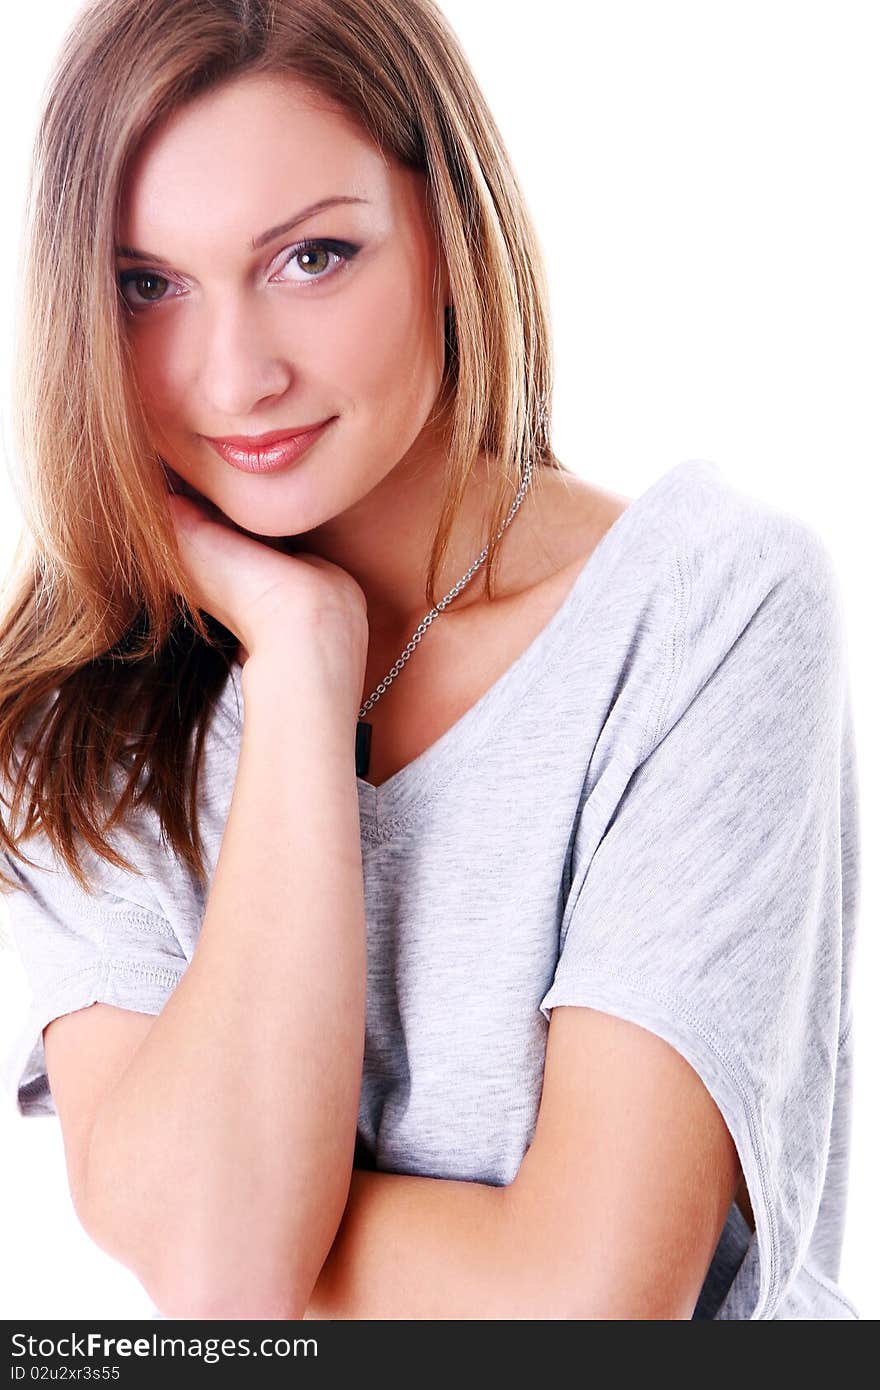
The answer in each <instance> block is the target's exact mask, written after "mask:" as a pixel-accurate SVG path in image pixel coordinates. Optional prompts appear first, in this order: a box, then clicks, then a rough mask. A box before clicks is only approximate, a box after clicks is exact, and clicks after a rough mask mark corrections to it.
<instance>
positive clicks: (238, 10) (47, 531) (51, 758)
mask: <svg viewBox="0 0 880 1390" xmlns="http://www.w3.org/2000/svg"><path fill="white" fill-rule="evenodd" d="M246 73H247V74H265V75H268V74H281V75H287V76H290V77H294V78H297V79H299V80H300V81H302V82H304V83H305V84H307V86H308V87H309V88H310V89H311V90H313V91H315V92H316V93H319V94H321V95H322V96H324V97H330V98H331V100H332V101H334V102H335V103H336V104H337V106H338V107H339V108H340V109H342V110H345V111H346V112H348V113H349V114H350V115H352V116H353V117H354V118H355V119H356V120H357V121H358V122H359V123H360V124H361V126H362V127H363V128H364V129H365V130H366V131H367V132H368V133H369V134H370V135H371V136H372V138H373V139H374V140H375V142H376V144H377V145H378V146H379V148H380V149H381V150H382V151H384V152H385V154H386V156H388V157H390V158H393V159H396V160H398V161H399V162H400V163H401V164H403V165H405V166H407V167H410V168H413V169H418V170H420V171H422V172H423V173H424V174H425V175H426V180H427V187H428V191H429V206H430V211H431V216H432V218H433V219H434V224H435V228H436V231H437V234H438V238H439V244H440V246H441V248H442V251H443V254H444V256H445V259H446V264H447V266H448V271H449V283H450V291H451V298H452V300H453V302H454V311H453V313H452V314H451V316H450V317H449V319H448V323H447V354H446V366H445V370H444V377H443V382H442V385H441V390H440V393H439V396H438V405H437V411H438V414H439V416H440V417H441V418H442V419H443V420H444V426H445V428H446V429H447V430H448V434H447V436H446V437H447V438H448V460H449V461H448V483H447V488H446V494H445V500H444V504H443V508H442V512H441V516H440V521H439V525H438V528H437V532H436V534H435V538H434V542H433V546H432V550H431V554H430V557H429V563H428V568H427V572H426V581H425V598H426V602H427V603H428V605H429V606H430V607H433V606H434V605H435V603H436V602H437V601H438V594H437V591H436V582H437V576H438V572H439V570H440V567H441V565H442V561H443V557H444V555H445V553H446V549H447V545H448V541H449V537H450V534H451V532H452V529H453V526H454V523H455V519H456V516H457V514H458V511H459V508H460V506H461V503H462V500H463V496H464V492H465V486H466V482H467V478H468V474H469V471H470V469H471V468H472V466H473V463H474V460H475V459H476V458H477V456H478V454H479V453H480V451H481V450H482V451H485V453H486V455H487V456H488V457H489V458H490V459H493V460H501V461H503V462H501V463H499V464H498V466H497V470H496V471H497V478H496V480H495V481H496V490H495V499H494V513H493V516H492V524H491V527H490V532H489V536H488V537H487V544H488V547H489V551H488V556H487V560H486V573H485V579H486V586H487V591H488V593H489V596H490V598H491V596H492V594H493V579H494V570H495V564H496V559H497V541H496V534H497V532H498V531H499V530H500V528H501V527H502V524H503V521H504V519H505V517H506V515H507V513H508V512H509V510H510V507H511V504H512V500H513V498H514V496H515V494H516V492H517V489H518V488H519V486H520V483H521V481H522V474H523V469H524V466H525V461H526V460H527V459H528V458H531V460H532V462H533V465H534V467H535V479H536V481H537V478H538V474H539V471H540V469H541V468H542V467H544V468H555V469H559V470H561V471H564V472H569V471H570V470H568V469H565V468H564V467H563V465H562V464H561V463H560V462H559V460H558V459H557V458H556V456H555V454H554V453H553V450H552V448H551V446H550V441H549V413H550V401H551V346H550V325H549V311H548V293H547V284H546V279H545V273H544V269H543V265H542V260H541V255H540V251H539V246H538V242H537V239H536V236H535V233H534V229H533V225H532V222H531V220H530V217H529V214H528V211H527V208H526V205H525V201H524V198H523V195H522V192H521V190H520V188H519V185H518V183H517V179H516V176H515V173H514V170H513V168H512V166H511V164H510V160H509V157H508V154H507V152H506V150H505V147H504V144H503V141H502V139H501V136H500V134H499V132H498V129H497V127H496V125H495V122H494V120H493V118H492V115H491V113H490V111H489V109H488V107H487V105H486V102H485V99H484V97H483V96H482V94H481V92H480V90H479V87H478V85H477V82H476V80H475V78H474V76H473V73H472V72H471V70H470V67H469V65H468V63H467V60H466V58H465V56H464V54H463V52H462V50H461V47H460V46H459V43H458V40H457V39H456V37H455V35H454V33H453V32H452V31H451V29H450V27H449V24H448V22H447V21H446V19H445V18H444V16H443V15H442V13H441V11H440V10H439V9H438V8H437V6H436V5H435V4H433V3H432V0H308V3H301V2H300V0H248V2H247V3H244V2H243V0H199V4H197V5H194V4H192V3H191V0H90V3H87V4H85V5H84V6H83V8H82V9H81V10H80V11H79V13H78V14H77V16H76V18H75V20H74V22H73V24H72V25H71V27H70V29H69V31H68V33H67V35H66V37H65V39H64V41H63V44H62V46H61V49H60V52H59V54H58V56H57V59H56V62H55V65H54V68H53V71H52V73H51V75H50V79H49V82H48V84H47V88H46V91H45V94H44V99H43V106H42V111H41V117H40V122H39V126H38V130H37V135H36V140H35V145H34V151H33V162H32V169H31V178H30V182H29V187H28V199H27V204H26V220H25V229H24V230H25V235H24V240H23V261H22V269H21V280H20V287H19V294H20V298H19V318H18V325H17V343H16V374H15V379H14V382H13V421H12V423H13V431H14V445H15V451H16V454H17V457H18V458H19V460H20V463H21V478H20V489H19V500H20V505H21V508H22V512H23V515H24V518H25V523H26V524H25V529H24V531H23V533H22V536H21V538H20V540H19V544H18V548H17V550H16V553H15V556H14V558H13V563H12V567H11V569H10V572H9V574H8V575H7V578H6V583H5V586H4V588H3V590H2V593H0V605H2V606H0V784H2V783H5V784H6V787H7V789H8V791H9V792H10V793H11V795H10V797H9V799H8V800H7V796H6V795H5V794H4V795H3V796H2V800H3V803H4V805H5V806H7V807H8V808H9V810H10V812H11V819H10V823H9V826H8V827H7V826H6V825H4V823H3V817H2V815H0V856H2V855H3V854H4V853H6V852H7V851H8V853H9V854H13V855H15V856H17V857H18V858H20V859H21V860H22V861H23V862H26V863H32V861H31V860H29V859H28V858H27V856H26V855H25V854H24V853H23V851H22V850H21V849H20V841H22V840H23V839H25V838H27V836H28V835H30V834H32V833H36V832H37V831H38V830H40V829H41V830H42V831H43V832H44V833H45V834H46V835H47V837H48V839H49V841H50V842H51V843H52V845H53V846H54V848H55V850H56V851H57V853H58V854H59V855H60V856H61V858H62V859H63V861H64V862H65V864H66V865H67V866H68V868H69V869H70V871H71V873H72V874H73V875H74V877H75V878H76V880H77V882H78V883H79V884H80V885H81V886H82V887H83V888H84V889H85V890H86V891H87V892H88V891H90V887H89V884H88V882H87V880H86V878H85V875H84V873H83V871H82V868H81V865H80V862H79V858H78V850H77V837H78V836H81V837H82V839H83V840H84V841H85V842H86V843H87V844H88V845H89V846H90V847H91V848H92V849H93V850H94V851H95V852H96V853H97V854H99V855H101V856H102V857H104V858H106V859H108V860H110V861H111V862H113V863H115V864H117V865H118V866H119V867H121V868H123V869H127V870H130V871H133V872H139V871H138V870H137V869H136V867H135V866H134V865H132V864H131V863H129V861H128V860H126V859H125V858H123V857H121V856H120V855H119V853H118V852H117V851H116V850H115V849H114V848H113V846H112V844H111V843H110V842H109V840H107V838H106V834H107V831H108V830H109V829H111V828H112V826H113V825H114V824H116V823H117V822H118V821H119V820H121V819H122V818H123V817H124V816H125V814H126V811H127V809H128V808H129V807H130V806H132V805H136V804H138V803H140V802H143V803H145V804H147V805H150V806H152V807H153V808H154V809H155V810H156V812H157V813H158V815H159V818H160V823H161V827H162V833H163V835H164V837H165V838H166V841H167V842H168V843H169V844H170V846H171V847H172V848H173V850H174V851H175V852H176V853H177V854H178V855H179V856H180V857H181V858H182V859H183V860H185V861H186V863H187V864H189V865H190V867H191V868H192V869H193V871H194V872H195V873H196V874H197V875H198V877H199V880H200V882H201V883H202V885H203V886H204V885H205V884H206V872H205V865H204V861H203V857H202V848H201V842H200V837H199V830H198V824H197V814H196V807H197V781H198V770H199V762H200V758H201V752H202V746H203V740H204V736H205V732H206V728H207V725H208V722H209V718H210V715H211V710H212V706H213V703H214V701H215V699H216V696H217V695H218V694H219V691H220V689H221V688H222V687H223V685H224V684H225V682H226V680H227V678H228V675H229V671H230V668H231V663H232V661H233V660H234V657H235V653H236V650H237V640H236V639H235V638H234V636H233V635H232V634H231V633H230V632H229V631H228V629H226V628H225V627H223V626H222V625H221V624H220V623H219V622H217V621H216V620H215V619H213V618H212V617H211V615H210V614H204V613H202V612H200V610H199V608H198V603H197V600H196V599H195V597H194V595H193V593H192V591H191V588H190V586H189V582H188V579H187V576H186V574H185V572H184V571H183V569H182V567H181V564H180V561H179V558H178V555H177V547H176V540H175V535H174V531H173V526H172V523H171V521H170V519H169V517H168V514H167V504H166V501H165V496H166V484H165V479H164V476H163V469H162V467H161V464H162V460H161V458H160V457H159V456H158V455H157V454H156V452H155V450H154V448H153V447H152V446H151V443H150V437H149V432H148V426H147V421H146V418H145V415H144V412H143V408H142V405H141V402H140V400H139V398H138V395H137V393H136V391H135V388H134V385H133V381H134V373H133V371H132V363H131V357H130V353H129V348H128V343H127V340H126V334H125V325H124V321H123V306H122V304H121V300H120V292H119V287H118V282H117V278H116V268H115V255H114V243H115V232H116V217H117V212H118V208H119V202H120V191H121V189H122V186H123V181H124V177H125V173H126V170H127V168H128V167H129V165H130V162H131V160H132V159H133V157H134V155H135V153H136V151H137V150H138V147H139V145H140V144H141V142H142V141H143V139H144V137H145V136H146V135H147V134H148V133H149V132H150V130H151V129H152V128H153V127H154V126H155V125H156V123H158V122H159V121H160V120H162V119H163V118H165V117H166V116H168V115H169V114H170V113H171V112H172V111H175V110H177V109H179V108H180V107H182V106H183V105H184V104H185V103H186V102H188V101H189V100H190V99H192V98H193V97H195V96H197V95H198V94H200V93H202V92H204V91H206V90H208V89H210V88H214V87H217V86H218V85H219V84H221V83H223V82H225V81H226V80H228V79H231V78H232V77H239V76H241V75H243V74H246ZM508 461H509V462H508ZM17 752H20V754H21V756H20V757H18V756H17ZM120 770H123V772H124V777H123V780H122V782H121V783H119V782H117V790H119V789H120V788H121V794H120V795H119V796H118V797H117V799H116V803H115V805H113V806H109V807H108V805H107V804H106V803H107V801H108V790H109V788H110V787H111V786H112V785H113V779H114V777H118V774H119V772H120ZM108 811H109V817H106V818H105V813H106V812H108ZM18 818H21V819H22V824H21V825H20V826H19V827H18V828H16V829H14V828H13V826H12V819H18ZM9 862H10V863H11V860H9ZM0 884H3V885H6V886H7V887H14V886H15V884H14V883H13V880H12V879H10V878H8V877H7V876H6V875H4V874H0Z"/></svg>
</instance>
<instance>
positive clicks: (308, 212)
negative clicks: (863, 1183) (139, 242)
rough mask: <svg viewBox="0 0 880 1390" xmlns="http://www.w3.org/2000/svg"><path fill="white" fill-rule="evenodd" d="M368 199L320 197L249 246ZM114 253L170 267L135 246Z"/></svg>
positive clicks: (120, 247)
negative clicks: (340, 206)
mask: <svg viewBox="0 0 880 1390" xmlns="http://www.w3.org/2000/svg"><path fill="white" fill-rule="evenodd" d="M369 201H370V200H369V198H356V197H354V196H351V195H349V194H339V195H337V196H335V197H331V198H320V199H319V200H318V202H317V203H310V204H309V206H308V207H306V208H302V209H301V211H300V212H297V213H295V214H294V216H293V217H291V218H290V220H289V221H287V222H279V224H278V226H277V227H270V228H269V230H268V231H266V232H261V234H260V235H259V236H258V237H254V238H253V240H252V241H251V247H252V249H253V250H254V251H259V250H260V249H261V247H263V246H266V245H267V244H268V243H269V242H270V241H274V240H275V238H276V237H279V236H283V235H284V233H285V232H289V231H292V229H293V228H294V227H296V226H298V225H299V223H300V222H305V220H306V218H307V217H314V215H315V213H317V212H323V210H324V208H332V207H336V206H337V205H338V204H339V203H369ZM116 254H117V256H121V257H123V259H124V260H127V261H152V262H154V264H155V265H162V266H165V267H166V268H167V269H170V262H169V261H166V260H165V258H164V257H163V256H156V255H154V254H153V253H152V252H151V251H140V250H138V248H137V247H136V246H117V247H116Z"/></svg>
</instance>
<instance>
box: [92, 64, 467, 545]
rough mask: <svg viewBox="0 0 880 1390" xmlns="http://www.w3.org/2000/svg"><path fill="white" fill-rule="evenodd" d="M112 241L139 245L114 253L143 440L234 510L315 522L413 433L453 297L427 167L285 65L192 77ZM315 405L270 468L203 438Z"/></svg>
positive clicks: (422, 419) (420, 428)
mask: <svg viewBox="0 0 880 1390" xmlns="http://www.w3.org/2000/svg"><path fill="white" fill-rule="evenodd" d="M343 198H345V199H348V200H351V201H347V202H339V203H338V204H336V205H335V206H327V207H325V208H324V209H323V210H321V211H316V212H314V213H312V214H310V215H308V216H306V217H304V218H303V220H302V221H299V220H298V221H297V224H296V226H285V230H283V231H277V232H272V233H271V235H270V236H268V238H267V239H266V238H264V234H266V233H268V232H269V231H270V230H271V229H273V228H278V227H280V226H282V225H285V224H289V223H290V222H291V220H292V219H293V218H294V217H297V215H298V214H299V213H300V212H301V211H302V210H303V209H306V208H308V207H310V205H312V204H314V203H317V202H319V201H324V200H331V199H343ZM354 200H357V201H354ZM252 239H253V240H254V241H256V243H257V246H256V249H255V248H254V245H253V244H252ZM117 241H118V243H119V246H121V247H125V248H127V250H132V249H137V250H136V254H135V255H134V256H131V255H127V254H126V255H122V256H120V257H119V259H118V263H117V271H118V277H119V281H120V287H121V293H122V295H123V297H124V299H125V301H126V305H127V307H126V308H123V310H122V313H123V315H124V319H125V324H126V333H127V335H128V339H129V342H130V345H131V349H132V353H133V360H134V364H135V372H136V377H137V384H138V387H139V390H140V393H141V396H142V399H143V401H144V405H145V408H146V410H147V414H148V418H149V420H150V424H151V429H152V432H153V438H154V444H155V447H156V450H157V452H158V453H159V454H161V456H162V458H164V459H165V460H166V462H167V463H168V464H170V466H171V467H172V468H173V469H174V470H175V472H176V473H177V474H179V476H180V477H181V478H182V479H183V480H184V481H185V482H186V483H188V484H190V485H191V486H192V487H193V488H195V489H196V490H197V491H198V492H199V493H201V494H202V495H203V496H205V497H207V498H208V499H210V500H211V501H212V502H214V503H215V504H216V505H217V506H218V507H220V509H221V510H222V511H223V512H225V513H226V515H227V516H228V517H229V518H230V519H231V520H232V521H234V522H236V523H237V524H238V525H239V526H241V527H243V528H244V529H246V530H248V531H253V532H256V533H257V534H261V535H266V536H282V535H294V534H300V533H303V532H306V531H309V530H311V529H312V528H314V527H316V526H319V525H320V524H321V523H322V522H324V521H326V520H327V519H328V518H330V517H333V516H337V515H339V514H340V513H341V512H343V511H345V510H346V509H347V508H348V507H350V506H351V505H353V504H354V503H355V502H357V501H358V500H359V499H360V498H361V497H363V496H365V495H366V494H367V493H368V492H369V491H370V490H371V489H372V488H373V487H374V486H375V485H376V484H377V483H378V482H380V481H381V480H382V479H383V478H384V477H385V476H386V475H387V474H388V473H390V472H391V470H392V469H393V468H394V467H395V466H396V465H397V464H398V463H399V462H400V461H401V460H402V459H403V458H404V457H405V456H406V457H408V458H410V459H412V458H415V457H419V458H420V457H421V456H422V454H423V453H425V452H426V450H427V448H428V441H429V439H430V437H431V436H430V431H429V430H425V428H424V427H425V425H426V421H427V419H428V416H429V414H430V413H431V410H432V407H433V406H434V404H435V402H436V399H437V394H438V389H439V386H440V382H441V378H442V373H443V355H444V322H443V308H444V305H445V304H446V303H447V302H448V281H447V278H446V271H445V265H444V264H443V260H442V256H441V255H440V253H439V249H438V246H437V241H436V237H435V235H434V233H433V229H432V226H431V223H430V220H429V216H428V205H427V201H426V182H425V179H424V177H423V176H422V175H421V174H419V173H417V172H414V171H411V170H408V169H405V168H402V167H400V166H398V165H396V164H394V165H393V164H391V163H389V162H386V161H385V160H384V158H383V156H382V155H381V153H380V152H379V151H378V150H377V148H376V147H375V145H374V144H373V143H372V141H371V140H370V139H369V137H368V136H367V135H366V134H365V133H364V132H363V131H361V129H360V128H359V127H358V126H357V125H356V124H354V123H353V122H352V121H351V120H350V119H349V118H348V117H347V116H345V115H343V114H340V113H338V112H337V111H336V110H335V109H333V108H331V107H330V106H329V105H327V104H319V99H318V98H315V97H312V96H310V95H309V93H308V92H307V91H306V90H305V89H304V88H303V87H302V86H300V85H299V84H298V83H297V82H295V81H293V80H291V79H285V78H266V77H262V78H256V77H247V78H239V79H237V80H235V81H234V82H232V83H231V84H229V85H227V86H226V87H224V88H222V89H218V90H216V91H213V92H209V93H206V94H203V95H202V96H201V97H199V98H198V99H197V100H196V101H194V102H193V103H191V104H190V105H188V106H187V107H186V108H184V109H183V110H181V111H179V112H176V113H175V114H174V115H173V116H172V117H171V118H170V119H169V120H168V121H167V122H166V123H165V124H164V125H163V126H161V127H160V128H159V129H157V130H156V131H154V132H153V133H152V135H151V136H150V137H149V139H148V140H147V141H146V142H145V143H144V145H143V147H142V148H141V149H140V150H139V152H138V155H137V157H136V159H135V160H134V162H133V164H132V166H131V169H130V171H129V174H128V177H127V179H126V185H125V188H124V190H123V198H122V202H121V207H120V220H119V223H118V227H117ZM306 241H315V242H317V243H319V244H318V245H316V246H313V247H311V248H304V247H303V246H302V243H303V242H306ZM141 252H144V253H146V254H141ZM328 417H335V418H334V419H333V422H332V424H331V425H330V426H329V428H328V429H327V430H325V431H324V433H323V435H321V436H320V437H319V438H318V439H317V441H316V442H315V443H314V444H313V445H312V447H311V448H310V449H309V450H308V452H307V453H305V454H304V455H303V457H302V458H301V459H300V460H298V461H297V462H295V463H294V464H292V465H291V466H289V467H287V468H285V469H283V470H282V471H280V472H276V473H263V474H250V473H244V472H240V471H238V470H237V469H235V468H234V467H233V466H232V465H231V464H230V463H228V462H226V461H225V460H224V459H223V458H221V457H220V455H218V453H217V452H216V451H215V450H214V448H213V447H212V446H211V445H210V444H209V443H207V442H206V438H205V437H206V436H210V437H215V438H216V437H221V438H224V437H228V436H233V435H261V434H266V433H268V432H269V431H276V430H278V431H280V430H295V429H298V428H300V427H302V426H304V425H307V424H311V423H313V422H316V421H321V420H325V419H327V418H328Z"/></svg>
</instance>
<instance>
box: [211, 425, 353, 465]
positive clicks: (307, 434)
mask: <svg viewBox="0 0 880 1390" xmlns="http://www.w3.org/2000/svg"><path fill="white" fill-rule="evenodd" d="M335 418H336V417H335V416H334V417H333V419H335ZM332 422H333V420H332V419H331V420H324V421H323V422H322V423H321V424H319V425H315V426H313V427H312V428H311V429H309V430H305V431H302V432H300V433H299V434H292V435H287V436H286V437H285V438H282V439H280V440H278V442H277V443H275V444H264V445H262V446H260V447H256V446H254V445H250V446H248V447H247V448H244V447H241V446H239V445H237V444H234V443H232V442H230V441H229V440H226V439H208V438H207V436H205V438H206V439H207V442H208V443H209V444H210V445H211V447H212V448H213V449H215V450H216V451H217V453H218V454H219V455H220V457H221V458H222V459H225V460H226V462H227V463H229V464H231V465H232V467H233V468H237V469H239V470H240V472H242V473H277V472H278V471H279V469H282V468H287V467H288V466H289V465H290V464H292V463H295V462H296V460H297V459H299V458H301V457H302V455H303V454H304V453H305V451H306V450H307V449H308V448H310V447H311V445H312V444H314V442H315V440H316V439H318V438H319V437H320V435H321V434H322V433H323V431H324V430H325V429H326V428H327V426H328V425H330V424H332Z"/></svg>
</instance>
